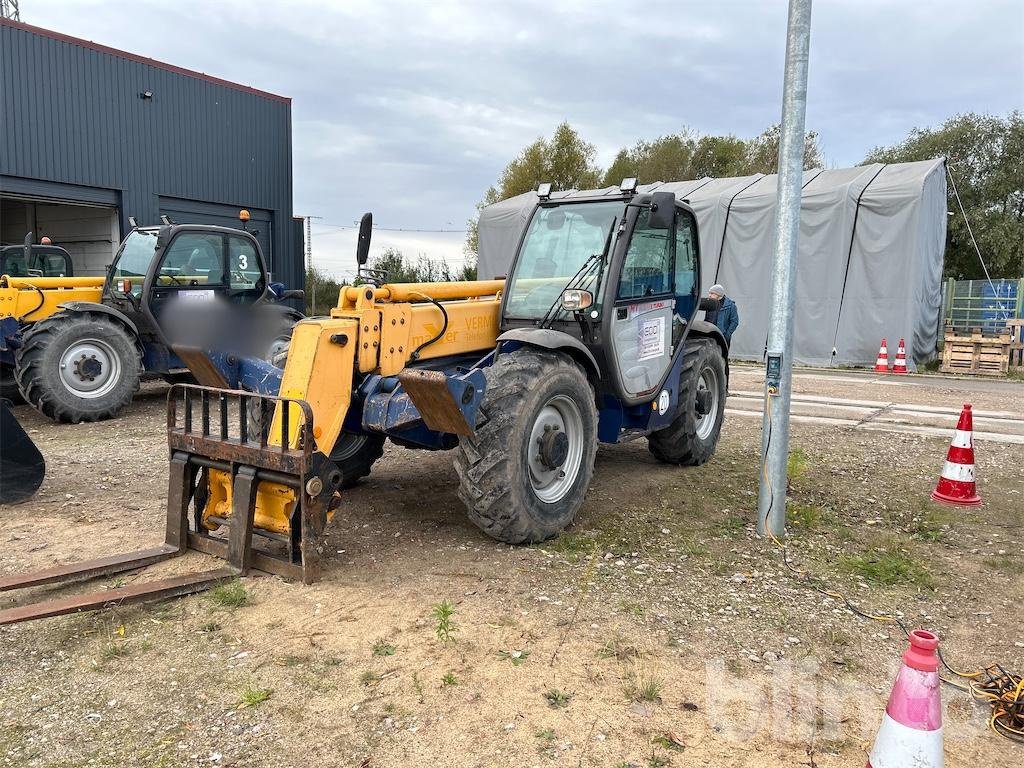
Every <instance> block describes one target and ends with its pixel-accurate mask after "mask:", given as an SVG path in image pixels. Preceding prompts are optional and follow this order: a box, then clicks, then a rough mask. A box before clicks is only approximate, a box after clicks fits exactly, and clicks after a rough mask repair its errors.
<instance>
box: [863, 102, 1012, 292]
mask: <svg viewBox="0 0 1024 768" xmlns="http://www.w3.org/2000/svg"><path fill="white" fill-rule="evenodd" d="M936 157H945V158H946V159H947V163H948V166H949V172H950V174H951V175H952V177H953V181H954V182H955V183H956V188H957V191H958V192H959V193H960V199H961V201H962V202H963V205H964V209H965V210H966V211H967V218H968V219H969V220H970V226H971V228H972V229H973V231H974V237H975V239H976V240H977V242H978V248H979V249H980V251H981V255H982V257H983V258H984V259H985V263H986V264H987V265H988V269H989V273H990V274H991V276H992V277H993V278H997V277H1006V278H1015V277H1020V276H1021V275H1022V274H1024V114H1022V113H1021V112H1019V111H1014V112H1010V113H1009V114H1008V115H1007V116H1006V117H1005V118H1004V117H996V116H993V115H980V114H976V113H973V112H969V113H966V114H961V115H955V116H953V117H951V118H949V119H948V120H946V121H945V122H944V123H943V124H942V125H940V126H939V127H938V128H914V129H913V130H912V131H911V132H910V134H909V135H908V136H907V138H906V139H904V140H903V141H901V142H900V143H899V144H896V145H894V146H891V147H876V148H875V149H874V150H873V151H872V152H871V153H870V154H869V155H868V156H867V157H866V158H865V159H864V163H904V162H912V161H915V160H931V159H934V158H936ZM947 187H948V189H947V196H948V201H947V208H948V210H950V211H952V212H953V215H952V216H950V217H949V218H948V220H947V246H946V263H945V269H944V276H945V277H952V278H955V279H958V280H969V279H979V278H983V277H984V275H985V273H984V270H983V269H982V266H981V263H980V262H979V261H978V255H977V253H976V252H975V250H974V244H973V243H972V242H971V236H970V233H969V232H968V229H967V221H965V220H964V216H963V215H962V214H961V212H960V207H959V206H958V205H957V202H956V199H955V197H954V195H953V185H952V184H948V185H947Z"/></svg>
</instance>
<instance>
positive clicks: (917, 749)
mask: <svg viewBox="0 0 1024 768" xmlns="http://www.w3.org/2000/svg"><path fill="white" fill-rule="evenodd" d="M938 647H939V639H938V638H937V637H936V636H935V635H933V634H932V633H931V632H926V631H924V630H923V629H915V630H914V631H913V632H911V633H910V645H909V647H908V648H907V650H906V651H905V652H904V654H903V666H902V667H900V671H899V674H897V675H896V681H895V682H894V683H893V686H892V693H891V694H889V701H888V703H887V704H886V706H885V715H883V717H882V724H881V726H879V728H878V735H877V736H875V743H874V746H872V748H871V753H870V754H869V755H868V762H867V768H911V767H913V768H942V765H943V757H942V698H941V694H940V691H939V658H938V652H937V651H938Z"/></svg>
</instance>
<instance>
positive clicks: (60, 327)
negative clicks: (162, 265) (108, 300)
mask: <svg viewBox="0 0 1024 768" xmlns="http://www.w3.org/2000/svg"><path fill="white" fill-rule="evenodd" d="M141 373H142V356H141V354H140V351H139V348H138V346H137V345H136V341H135V339H134V338H133V337H132V336H131V334H129V332H128V330H127V329H126V328H125V327H124V326H123V325H122V324H121V323H119V322H117V320H115V319H113V318H111V317H109V316H107V315H104V314H102V313H99V312H82V313H79V312H58V313H57V314H55V315H51V316H50V317H48V318H46V319H45V320H40V321H39V322H38V323H35V324H34V325H32V327H31V328H30V329H29V330H28V332H27V333H26V334H25V339H24V343H23V344H22V346H21V348H20V349H19V350H18V354H17V367H16V372H15V376H16V377H17V380H18V389H19V390H20V391H21V395H22V397H24V398H25V401H26V402H28V403H29V404H30V405H32V406H33V407H35V408H36V409H37V410H39V411H40V412H41V413H42V414H43V415H45V416H48V417H49V418H51V419H53V420H54V421H62V422H70V423H72V424H77V423H79V422H82V421H101V420H103V419H109V418H113V417H114V416H117V415H118V414H120V413H121V411H123V410H124V409H125V408H126V407H127V406H128V404H129V403H131V401H132V397H133V396H134V395H135V393H136V392H137V391H138V389H139V377H140V375H141Z"/></svg>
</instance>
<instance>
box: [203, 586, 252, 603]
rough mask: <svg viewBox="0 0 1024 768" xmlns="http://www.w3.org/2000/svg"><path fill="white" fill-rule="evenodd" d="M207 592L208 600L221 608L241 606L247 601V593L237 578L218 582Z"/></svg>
mask: <svg viewBox="0 0 1024 768" xmlns="http://www.w3.org/2000/svg"><path fill="white" fill-rule="evenodd" d="M208 594H209V597H210V600H211V601H212V602H213V603H215V604H216V605H217V606H219V607H221V608H241V607H242V606H243V605H245V604H246V603H248V602H249V593H248V592H247V591H246V589H245V585H244V584H243V583H242V582H241V581H239V580H238V579H235V580H233V581H228V582H225V583H223V584H218V585H217V586H216V587H214V588H213V589H211V590H210V591H209V593H208Z"/></svg>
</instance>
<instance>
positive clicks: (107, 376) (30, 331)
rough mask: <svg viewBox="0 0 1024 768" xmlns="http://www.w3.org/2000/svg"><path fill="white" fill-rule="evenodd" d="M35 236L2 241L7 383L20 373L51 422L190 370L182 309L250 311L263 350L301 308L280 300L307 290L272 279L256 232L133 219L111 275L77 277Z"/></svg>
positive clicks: (98, 409)
mask: <svg viewBox="0 0 1024 768" xmlns="http://www.w3.org/2000/svg"><path fill="white" fill-rule="evenodd" d="M241 214H242V215H240V218H241V220H242V223H243V226H244V225H245V222H246V221H247V217H248V213H247V212H245V211H242V212H241ZM31 236H32V235H31V233H29V236H28V237H27V238H26V242H25V245H24V246H8V247H7V248H4V249H2V250H0V383H2V382H6V390H7V395H8V397H11V395H12V394H13V393H12V392H11V391H10V390H11V389H12V387H11V383H12V381H16V384H17V391H18V392H19V393H20V395H21V397H22V398H24V399H25V400H26V401H27V402H28V403H29V404H30V405H32V406H33V407H34V408H36V409H37V410H38V411H40V412H41V413H42V414H43V415H45V416H47V417H49V418H51V419H53V420H54V421H60V422H71V423H78V422H81V421H98V420H101V419H108V418H112V417H114V416H116V415H118V414H119V413H121V412H122V411H123V410H124V409H125V408H126V407H127V406H128V405H129V404H130V403H131V401H132V398H133V396H134V394H135V392H136V391H137V390H138V388H139V383H140V380H141V378H142V377H143V376H154V377H156V376H159V377H162V378H165V379H167V380H169V381H179V380H183V379H185V380H188V379H189V378H190V376H189V371H188V370H187V369H186V366H185V364H184V363H183V362H182V361H181V360H180V359H179V358H178V356H177V355H175V354H174V351H173V345H174V342H175V341H176V340H177V341H180V340H181V339H179V338H176V334H175V332H174V331H175V329H177V327H178V326H179V325H180V323H177V322H175V321H176V320H177V319H180V316H181V315H183V314H193V315H194V314H195V313H196V312H202V311H204V310H208V309H210V308H212V307H213V306H215V305H218V304H219V305H225V306H227V307H231V308H238V309H240V310H241V309H244V310H252V313H251V314H250V315H248V318H249V320H248V321H246V322H251V323H255V322H257V319H258V321H259V322H260V325H261V331H262V333H263V336H264V337H265V338H264V339H263V341H262V342H261V345H262V347H263V349H262V352H263V354H264V355H271V354H273V353H274V351H275V350H276V349H277V348H279V347H281V346H282V345H284V344H286V343H287V340H288V337H289V335H290V333H291V326H292V325H293V324H294V323H295V321H296V320H299V319H301V318H302V313H300V312H298V311H296V310H294V309H292V308H291V307H288V306H286V305H285V304H283V303H281V302H283V301H284V300H287V299H292V298H302V295H303V292H302V291H286V290H284V286H283V285H281V284H279V283H272V282H271V279H270V273H269V272H268V270H267V266H266V263H265V261H264V258H263V254H262V252H261V250H260V245H259V241H258V240H257V239H256V238H255V237H254V236H253V234H252V233H251V232H248V231H244V230H239V229H232V228H230V227H219V226H207V225H199V224H175V223H173V222H171V221H170V220H167V221H165V222H163V224H162V225H161V226H154V227H139V226H135V223H134V220H132V230H131V232H129V233H128V236H127V237H126V238H125V239H124V241H122V243H121V245H120V247H119V248H118V250H117V253H116V254H115V256H114V260H113V264H112V265H111V266H110V268H109V270H108V272H107V275H106V277H105V278H104V277H75V276H73V273H72V263H71V258H70V256H68V254H67V251H65V250H64V249H62V248H58V247H56V246H51V245H46V246H43V245H33V244H31ZM222 314H226V313H222ZM257 315H259V318H257Z"/></svg>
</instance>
